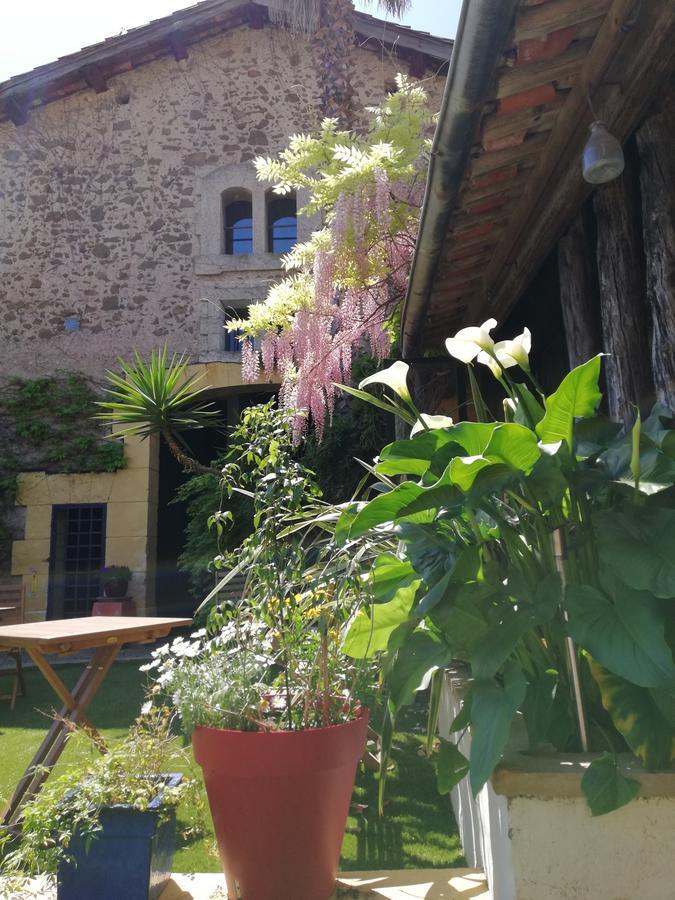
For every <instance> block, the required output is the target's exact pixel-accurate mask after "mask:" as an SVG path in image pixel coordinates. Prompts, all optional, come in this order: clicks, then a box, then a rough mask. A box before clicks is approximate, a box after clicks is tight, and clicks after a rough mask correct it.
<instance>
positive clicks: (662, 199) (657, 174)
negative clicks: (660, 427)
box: [636, 89, 675, 408]
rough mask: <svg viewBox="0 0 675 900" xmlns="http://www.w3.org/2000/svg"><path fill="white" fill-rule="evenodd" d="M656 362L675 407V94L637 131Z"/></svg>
mask: <svg viewBox="0 0 675 900" xmlns="http://www.w3.org/2000/svg"><path fill="white" fill-rule="evenodd" d="M636 137H637V144H638V151H639V154H640V164H641V165H640V188H641V194H642V231H643V236H644V250H645V266H646V285H647V301H648V303H649V306H650V309H651V323H650V324H651V327H650V332H651V357H652V370H653V373H654V384H655V387H656V396H657V399H658V400H660V401H661V402H662V403H665V404H666V405H667V406H670V407H671V408H675V147H674V146H673V145H674V143H675V90H673V89H671V90H669V91H667V92H666V94H665V95H664V96H663V97H662V98H661V99H660V100H659V101H658V103H657V104H656V106H655V108H654V109H653V110H652V112H651V114H650V115H648V116H647V118H646V119H645V121H644V122H643V124H642V125H641V126H640V128H639V129H638V131H637V135H636Z"/></svg>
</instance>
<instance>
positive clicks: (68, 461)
mask: <svg viewBox="0 0 675 900" xmlns="http://www.w3.org/2000/svg"><path fill="white" fill-rule="evenodd" d="M97 398H98V395H97V393H96V392H95V390H94V389H93V388H92V387H91V386H90V385H89V384H88V382H87V381H86V380H85V379H84V378H83V377H81V376H78V375H65V376H63V377H60V376H57V377H54V378H32V379H29V378H12V379H10V380H9V381H8V382H7V383H6V384H5V385H4V388H3V391H2V395H0V560H2V559H3V558H5V557H8V554H9V548H10V546H11V541H12V533H11V530H10V529H9V528H8V526H7V524H6V523H5V522H4V521H3V518H4V516H6V514H7V512H8V510H9V509H11V508H12V507H13V506H14V501H15V499H16V492H17V475H18V474H19V473H20V472H28V471H46V472H50V473H55V472H114V471H116V470H117V469H122V468H124V465H125V461H124V447H123V445H122V444H121V443H120V442H119V441H114V440H106V439H105V437H104V434H103V431H102V429H101V428H100V427H99V426H97V425H96V423H95V422H94V421H93V418H92V417H93V415H94V413H95V410H96V405H95V404H96V400H97Z"/></svg>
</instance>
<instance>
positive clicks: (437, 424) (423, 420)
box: [410, 413, 455, 437]
mask: <svg viewBox="0 0 675 900" xmlns="http://www.w3.org/2000/svg"><path fill="white" fill-rule="evenodd" d="M454 424H455V423H454V421H453V419H452V418H451V417H450V416H431V415H429V414H428V413H422V414H421V415H420V417H419V419H418V420H417V421H416V422H415V424H414V425H413V427H412V430H411V432H410V437H415V435H416V434H419V432H420V431H427V430H428V429H430V428H449V427H450V426H451V425H454Z"/></svg>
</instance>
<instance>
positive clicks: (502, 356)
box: [494, 328, 532, 372]
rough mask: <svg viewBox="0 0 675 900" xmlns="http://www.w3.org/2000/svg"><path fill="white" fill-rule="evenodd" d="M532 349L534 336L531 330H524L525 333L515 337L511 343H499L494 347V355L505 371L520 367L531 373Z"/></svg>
mask: <svg viewBox="0 0 675 900" xmlns="http://www.w3.org/2000/svg"><path fill="white" fill-rule="evenodd" d="M531 349H532V334H531V333H530V329H529V328H524V329H523V333H522V334H519V335H518V336H517V337H514V338H513V340H511V341H499V343H498V344H495V346H494V353H495V356H496V357H497V359H498V360H499V362H500V364H501V365H502V366H503V368H505V369H510V368H511V367H512V366H520V368H521V369H525V371H526V372H529V371H530V350H531Z"/></svg>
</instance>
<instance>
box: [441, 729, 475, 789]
mask: <svg viewBox="0 0 675 900" xmlns="http://www.w3.org/2000/svg"><path fill="white" fill-rule="evenodd" d="M468 771H469V760H468V759H467V758H466V756H464V754H463V753H461V752H460V751H459V750H458V749H457V746H456V745H455V744H453V743H452V741H445V740H441V742H440V748H439V751H438V756H437V758H436V776H437V778H438V793H439V794H449V793H450V791H451V790H452V789H453V788H454V787H455V786H456V785H458V784H459V782H460V781H461V780H462V778H464V776H465V775H466V774H467V773H468Z"/></svg>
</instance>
